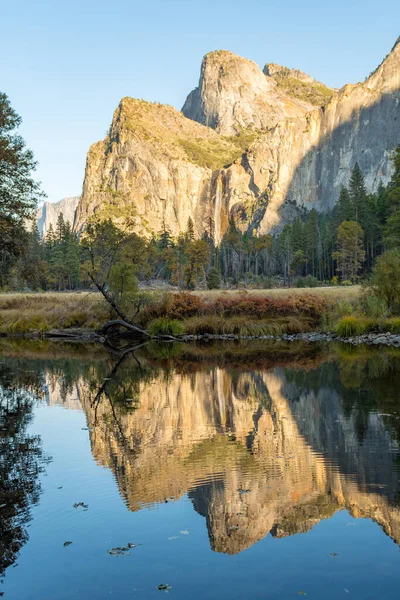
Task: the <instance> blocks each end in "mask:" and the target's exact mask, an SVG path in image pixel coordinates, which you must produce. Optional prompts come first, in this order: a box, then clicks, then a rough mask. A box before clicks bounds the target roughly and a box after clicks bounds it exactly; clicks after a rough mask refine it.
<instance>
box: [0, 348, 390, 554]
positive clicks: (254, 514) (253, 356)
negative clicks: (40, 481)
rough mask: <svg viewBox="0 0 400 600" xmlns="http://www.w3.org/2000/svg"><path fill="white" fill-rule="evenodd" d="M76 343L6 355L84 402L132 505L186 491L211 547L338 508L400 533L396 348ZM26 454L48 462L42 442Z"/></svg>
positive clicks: (232, 544) (40, 381) (97, 452)
mask: <svg viewBox="0 0 400 600" xmlns="http://www.w3.org/2000/svg"><path fill="white" fill-rule="evenodd" d="M69 352H72V351H69ZM76 352H77V355H73V354H72V355H71V356H68V357H66V356H65V355H63V354H62V352H61V351H60V357H58V358H57V357H54V356H53V358H52V360H49V359H47V358H41V357H42V356H43V352H42V354H39V355H38V356H37V357H35V356H32V354H31V355H29V357H25V358H23V357H22V358H21V356H20V355H19V356H18V357H15V358H9V359H8V361H7V364H8V365H9V368H10V369H11V370H13V369H14V370H15V372H17V373H20V374H21V373H22V372H26V371H27V370H28V367H29V370H31V371H33V374H34V375H35V377H36V378H37V380H36V381H37V386H39V387H40V389H41V390H42V391H44V395H45V398H46V401H47V402H48V403H49V404H54V403H59V404H62V405H63V406H65V407H66V408H70V409H77V408H78V407H81V408H82V410H83V411H84V412H85V414H86V418H87V425H88V428H89V436H90V443H91V449H92V453H93V456H94V458H95V460H96V461H97V463H98V464H99V465H102V466H105V467H107V468H109V469H110V470H111V471H112V472H113V473H114V475H115V479H116V481H117V484H118V487H119V490H120V493H121V496H122V497H123V499H124V501H125V503H126V505H127V506H128V507H129V509H130V510H131V511H138V510H140V509H141V508H142V507H143V506H147V505H150V504H154V503H161V502H170V501H173V500H174V499H177V498H180V497H182V496H183V495H185V494H188V497H189V499H190V501H191V502H192V504H193V507H194V509H195V510H196V511H197V512H198V513H199V514H200V515H202V516H203V517H205V521H206V525H207V529H208V534H209V540H210V545H211V547H212V549H213V550H215V551H216V552H223V553H229V554H235V553H238V552H241V551H242V550H244V549H245V548H248V547H250V546H252V545H253V544H254V543H255V542H257V541H258V540H260V539H261V538H263V537H265V536H266V535H267V534H268V533H271V534H272V535H273V536H275V537H284V536H288V535H293V534H295V533H304V532H307V531H309V530H310V529H311V528H312V527H313V526H314V525H315V524H316V523H318V522H319V521H320V520H322V519H326V518H329V517H330V516H332V515H333V514H334V513H335V512H336V511H337V510H339V509H341V508H346V509H347V510H348V511H349V512H350V513H351V514H352V515H353V516H354V517H368V518H372V519H374V520H375V521H376V522H377V523H378V524H379V525H380V526H381V527H382V529H383V530H384V531H385V532H386V533H387V534H388V535H389V536H390V537H392V538H393V540H394V541H395V542H396V543H398V544H400V510H399V486H400V482H399V477H400V471H399V457H400V449H399V440H400V435H399V434H400V418H399V417H400V403H399V397H398V391H397V389H396V387H397V382H398V381H399V370H400V354H399V353H398V352H397V351H395V350H393V351H388V353H387V354H385V353H382V352H380V353H379V354H377V353H376V352H374V351H370V350H358V351H357V352H356V353H354V352H350V353H349V352H348V351H347V350H342V349H336V350H333V349H332V348H330V349H329V350H327V349H325V350H323V351H321V350H318V349H316V347H315V346H314V347H313V348H310V347H308V348H306V349H305V348H299V347H297V350H296V347H295V346H293V345H292V346H291V347H290V348H286V349H281V348H277V347H275V348H272V351H271V348H269V349H265V348H264V350H263V351H261V350H260V348H258V349H256V350H254V346H252V347H251V348H250V347H248V348H247V349H245V350H244V351H243V348H242V350H241V351H239V350H238V349H236V350H235V349H233V350H232V348H231V349H229V348H228V349H226V348H225V349H222V350H221V347H211V348H208V349H204V348H203V347H201V346H200V347H192V348H190V349H189V348H187V347H183V348H180V349H179V348H177V347H176V346H169V347H166V346H164V347H162V348H158V349H157V348H153V349H152V348H150V349H149V348H145V349H140V351H139V352H136V353H135V354H133V355H132V354H126V355H124V356H113V355H111V356H110V355H109V354H102V353H100V352H99V353H98V354H97V355H95V356H91V357H90V360H89V359H88V356H87V353H85V351H84V349H81V350H76ZM243 352H244V354H245V358H246V360H245V361H244V362H243ZM288 353H289V355H288ZM32 377H33V375H32ZM2 381H3V398H5V397H6V396H5V394H6V393H7V380H6V378H4V377H3V378H2ZM18 381H19V386H20V387H19V389H20V390H24V389H26V390H28V389H29V386H28V384H26V383H24V381H23V380H22V379H21V375H19V380H18ZM30 385H32V382H30ZM20 393H22V392H19V394H20ZM26 393H28V392H26ZM38 394H39V392H38ZM10 439H11V438H10ZM32 443H33V442H32ZM36 443H38V441H37V440H36ZM26 452H27V453H28V454H29V456H31V459H30V460H31V461H32V460H34V458H35V457H36V463H35V464H36V465H37V455H38V452H39V450H35V449H34V444H33V448H30V447H29V448H28V446H27V451H26ZM17 454H18V451H17ZM23 455H24V454H23V453H20V456H23ZM25 455H26V454H25ZM10 457H12V453H11V454H10ZM11 460H17V461H18V460H21V458H15V457H14V458H11ZM22 473H23V468H22ZM29 474H30V479H29V478H28V481H27V482H25V479H24V476H22V479H21V482H23V483H22V485H21V488H22V489H23V488H24V487H26V488H27V491H26V492H25V495H24V498H25V502H26V503H29V502H34V501H36V500H37V494H38V488H37V486H36V487H35V485H34V482H33V479H34V480H35V481H36V477H37V468H36V470H35V469H33V470H32V468H31V467H30V470H29ZM29 482H30V484H29ZM18 485H20V484H18ZM35 493H36V495H35ZM15 537H16V538H17V537H18V536H15ZM21 543H23V542H21ZM6 546H11V547H12V544H11V542H10V543H8V542H7V541H6ZM10 562H12V559H11V558H9V559H8V563H7V564H10ZM6 566H7V565H6Z"/></svg>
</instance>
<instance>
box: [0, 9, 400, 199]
mask: <svg viewBox="0 0 400 600" xmlns="http://www.w3.org/2000/svg"><path fill="white" fill-rule="evenodd" d="M0 15H1V20H0V28H1V29H0V30H1V37H0V45H1V48H2V53H1V60H0V91H2V92H5V93H6V94H7V95H8V97H9V99H10V101H11V104H12V106H13V107H14V108H15V110H16V111H17V112H18V113H19V114H20V115H21V117H22V119H23V123H22V126H21V129H20V132H21V134H22V135H23V137H24V139H25V140H26V143H27V145H28V147H30V148H31V149H32V150H33V152H34V154H35V157H36V159H37V161H38V163H39V164H38V169H37V172H36V177H37V179H38V180H40V181H41V182H42V187H43V189H44V191H45V192H46V194H47V196H48V198H47V199H48V200H49V201H57V200H60V199H61V198H64V197H67V196H77V195H79V194H80V193H81V189H82V182H83V177H84V170H85V160H86V154H87V151H88V149H89V146H90V145H91V144H92V143H94V142H96V141H98V140H100V139H103V138H104V137H105V135H106V133H107V130H108V128H109V125H110V123H111V119H112V115H113V112H114V110H115V108H116V107H117V105H118V103H119V101H120V99H121V98H123V97H124V96H132V97H135V98H143V99H145V100H150V101H158V102H162V103H166V104H171V105H172V106H174V107H176V108H177V109H181V107H182V105H183V103H184V101H185V98H186V96H187V94H188V93H189V92H190V91H191V90H192V89H193V88H194V87H196V85H197V83H198V78H199V72H200V64H201V59H202V57H203V56H204V54H206V53H207V52H210V51H212V50H217V49H225V50H231V51H232V52H234V53H236V54H239V55H241V56H244V57H246V58H249V59H251V60H253V61H255V62H256V63H257V64H258V65H260V67H261V68H262V67H263V66H264V64H265V63H267V62H276V63H279V64H282V65H285V66H288V67H294V68H298V69H301V70H303V71H305V72H307V73H309V74H310V75H312V76H313V77H315V78H316V79H319V80H321V81H323V82H324V83H326V84H327V85H329V86H332V87H341V86H342V85H344V84H345V83H356V82H357V81H362V80H363V79H364V78H365V77H366V76H368V74H369V73H370V72H371V71H372V70H373V69H374V68H375V67H376V66H377V65H378V64H379V63H380V62H381V60H382V59H383V58H384V56H385V55H386V54H387V53H388V52H389V51H390V49H391V47H392V46H393V44H394V42H395V41H396V39H397V37H398V36H399V35H400V2H399V0H379V1H377V0H374V1H370V0H363V1H359V0H335V1H334V2H333V1H329V0H328V1H327V0H325V1H324V0H303V1H299V0H275V1H274V2H269V1H265V0H264V1H263V0H147V1H142V2H138V1H137V0H107V1H105V0H51V1H49V0H11V1H9V0H7V1H6V0H0Z"/></svg>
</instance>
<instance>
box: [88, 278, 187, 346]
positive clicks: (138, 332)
mask: <svg viewBox="0 0 400 600" xmlns="http://www.w3.org/2000/svg"><path fill="white" fill-rule="evenodd" d="M88 275H89V277H90V279H91V280H92V282H93V284H94V285H95V286H96V288H97V289H98V290H99V292H100V293H101V295H102V296H103V298H104V299H105V300H106V302H107V303H108V304H109V305H110V306H111V308H112V309H113V310H114V311H115V312H116V313H117V315H118V316H119V319H111V320H110V321H107V323H105V324H104V325H103V327H102V328H101V329H100V331H99V334H100V335H101V336H104V337H107V335H111V334H112V335H113V337H115V336H116V335H121V333H120V331H121V328H122V329H125V331H126V333H129V334H130V335H133V336H135V337H140V338H148V339H162V340H177V339H178V338H175V337H174V336H173V335H157V336H153V335H151V334H150V333H149V332H148V331H147V330H146V329H143V328H142V327H139V326H138V325H136V324H135V323H134V322H133V321H132V320H131V319H129V317H127V316H126V315H125V314H124V313H123V312H122V310H121V308H120V307H119V306H118V304H117V303H116V302H115V299H114V298H113V296H112V295H111V294H109V293H108V291H107V290H106V287H105V283H103V285H101V284H100V283H99V282H98V281H96V279H95V278H94V277H93V275H92V274H91V273H88ZM139 310H140V303H139V305H138V308H137V311H136V314H135V317H136V316H137V314H138V313H139ZM117 332H118V333H117Z"/></svg>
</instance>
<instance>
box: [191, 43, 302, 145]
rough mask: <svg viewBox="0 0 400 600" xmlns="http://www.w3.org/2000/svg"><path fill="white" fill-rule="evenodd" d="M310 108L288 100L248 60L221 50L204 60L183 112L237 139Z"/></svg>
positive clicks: (293, 99)
mask: <svg viewBox="0 0 400 600" xmlns="http://www.w3.org/2000/svg"><path fill="white" fill-rule="evenodd" d="M312 108H313V107H312V105H311V104H309V103H307V102H303V101H301V100H299V99H297V98H291V97H290V96H289V95H288V94H286V93H285V92H284V91H283V90H281V89H280V88H279V87H278V85H277V83H276V82H275V80H274V79H273V78H271V77H266V76H265V75H264V74H263V72H262V71H261V70H260V68H259V67H258V66H257V65H256V64H255V63H254V62H252V61H251V60H247V59H245V58H241V57H240V56H236V55H235V54H232V52H227V51H225V50H222V51H218V52H211V53H210V54H207V56H205V57H204V59H203V63H202V65H201V73H200V81H199V86H198V87H197V88H196V89H195V90H193V91H192V92H191V93H190V94H189V96H188V97H187V100H186V102H185V104H184V106H183V108H182V112H183V114H184V115H185V116H186V117H188V118H189V119H193V120H194V121H198V122H199V123H202V124H203V125H207V126H208V127H212V128H213V129H215V130H216V131H218V133H220V134H222V135H236V134H238V133H240V131H241V130H242V129H246V128H248V127H253V128H254V129H268V128H269V127H273V126H274V125H276V124H277V123H278V122H279V121H281V120H282V119H284V118H285V117H297V116H300V115H302V114H304V113H305V112H307V111H309V110H310V109H312Z"/></svg>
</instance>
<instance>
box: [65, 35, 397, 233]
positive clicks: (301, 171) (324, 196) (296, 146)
mask: <svg viewBox="0 0 400 600" xmlns="http://www.w3.org/2000/svg"><path fill="white" fill-rule="evenodd" d="M399 116H400V43H399V41H398V42H397V43H396V44H395V46H394V47H393V49H392V51H391V52H390V53H389V55H388V56H387V57H386V59H385V60H384V61H383V62H382V64H381V65H380V66H379V67H378V68H377V69H376V70H375V71H374V73H373V74H372V75H370V77H368V79H366V80H365V81H364V82H363V83H358V84H355V85H345V86H344V87H343V88H342V89H340V90H338V91H336V90H331V89H329V88H327V87H326V86H325V85H324V84H322V83H320V82H317V81H315V80H314V79H313V78H312V77H310V76H308V75H306V74H305V73H302V72H301V71H298V70H292V69H287V68H285V67H280V66H279V65H273V64H267V65H266V67H265V68H264V71H261V69H259V67H258V66H257V65H256V64H255V63H253V62H252V61H249V60H246V59H243V58H240V57H238V56H236V55H234V54H232V53H230V52H227V51H218V52H212V53H210V54H208V55H207V56H206V57H205V58H204V60H203V63H202V68H201V74H200V80H199V85H198V87H197V88H196V89H195V90H193V92H191V93H190V94H189V96H188V98H187V100H186V102H185V104H184V107H183V109H182V113H179V112H178V111H176V110H175V109H173V108H172V107H169V106H164V105H159V104H151V103H148V102H144V101H139V100H133V99H131V98H124V99H123V100H122V101H121V103H120V105H119V106H118V108H117V110H116V111H115V113H114V118H113V121H112V125H111V127H110V131H109V134H108V136H107V137H106V139H105V140H104V141H102V142H98V143H96V144H94V145H93V146H92V147H91V149H90V151H89V154H88V157H87V163H86V173H85V180H84V185H83V193H82V198H81V201H80V203H79V205H78V208H77V214H76V222H75V226H76V228H77V230H81V229H82V228H84V226H85V223H86V222H87V220H88V219H89V218H90V217H91V216H92V215H93V214H97V215H99V216H102V215H103V216H111V217H113V218H116V219H117V220H118V219H121V218H122V217H123V216H129V217H131V218H133V219H134V220H135V228H136V230H137V231H140V232H141V233H143V234H147V235H148V234H150V233H151V232H153V231H160V230H161V229H162V227H163V226H166V227H167V228H168V229H169V230H170V231H171V233H172V234H177V233H179V232H181V231H184V230H185V229H186V225H187V220H188V218H189V216H191V217H192V219H193V221H194V224H195V231H196V234H197V235H201V234H202V233H203V232H204V231H207V232H208V233H209V234H211V235H213V237H214V240H215V242H216V243H219V242H220V240H221V238H222V236H223V234H224V233H225V231H226V229H227V227H228V223H229V219H230V218H234V219H235V221H236V223H237V225H238V227H240V228H241V229H242V230H246V229H251V230H256V231H258V232H260V233H266V232H270V231H275V230H277V229H279V228H281V227H282V226H283V224H284V223H285V222H288V221H289V220H290V219H292V218H293V217H294V216H295V215H296V214H298V212H299V209H302V208H307V209H311V208H313V207H314V208H316V209H317V210H318V211H326V210H328V209H329V208H331V207H332V206H333V205H334V203H335V202H336V200H337V197H338V193H339V189H340V186H341V185H342V184H346V183H347V182H348V180H349V177H350V172H351V169H352V167H353V166H354V164H355V162H358V163H359V165H360V167H361V169H362V170H363V171H364V173H365V176H366V184H367V188H368V190H369V191H373V190H375V189H376V188H377V187H378V185H379V182H380V181H382V182H383V183H387V182H388V180H389V179H390V175H391V160H390V158H391V151H392V150H393V149H394V148H395V147H396V145H398V144H399V143H400V119H399V118H398V117H399Z"/></svg>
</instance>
